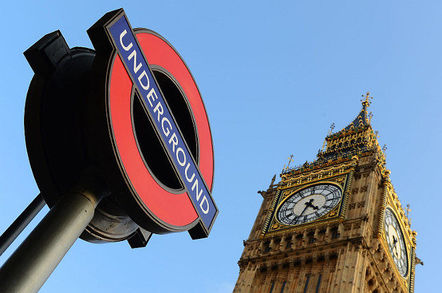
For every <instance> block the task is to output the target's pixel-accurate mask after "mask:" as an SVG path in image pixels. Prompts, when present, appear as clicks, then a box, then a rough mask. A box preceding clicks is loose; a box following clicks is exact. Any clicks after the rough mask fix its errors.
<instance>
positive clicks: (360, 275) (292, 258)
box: [234, 94, 419, 293]
mask: <svg viewBox="0 0 442 293" xmlns="http://www.w3.org/2000/svg"><path fill="white" fill-rule="evenodd" d="M369 105H370V96H369V94H367V95H366V96H365V98H364V99H363V101H362V110H361V112H360V113H359V114H358V116H357V117H356V119H355V120H354V121H353V122H352V123H350V125H348V126H347V127H345V128H344V129H342V130H341V131H339V132H336V133H330V134H329V135H328V136H327V137H326V139H325V142H326V148H325V149H324V148H323V150H321V151H319V152H318V155H317V159H316V160H315V161H313V162H306V163H305V164H303V165H301V166H298V167H294V168H288V167H287V168H285V169H284V170H283V172H282V173H281V175H280V177H281V181H280V182H279V183H277V184H276V183H275V177H274V178H273V179H272V182H271V184H270V186H269V188H268V189H267V190H266V191H260V192H259V193H260V194H261V195H262V197H263V202H262V205H261V208H260V210H259V213H258V215H257V217H256V221H255V224H254V225H253V228H252V231H251V233H250V235H249V238H248V239H247V240H246V241H244V251H243V253H242V256H241V259H240V260H239V262H238V264H239V268H240V273H239V277H238V281H237V283H236V286H235V289H234V292H265V293H282V292H327V293H328V292H345V293H347V292H348V293H350V292H379V293H380V292H402V293H405V292H413V291H414V289H413V287H414V270H415V265H416V262H419V259H417V258H416V256H415V248H416V232H415V231H412V230H411V228H410V222H409V220H408V218H407V216H406V214H405V213H404V210H403V208H402V206H401V203H400V202H399V200H398V196H397V194H396V192H395V190H394V188H393V185H392V183H391V181H390V176H389V175H390V171H389V170H387V169H386V167H385V155H384V152H383V150H382V149H381V148H380V146H379V144H378V141H377V133H376V132H374V131H373V129H372V127H371V124H370V119H371V117H370V116H371V115H368V113H367V108H368V106H369ZM416 260H417V261H416Z"/></svg>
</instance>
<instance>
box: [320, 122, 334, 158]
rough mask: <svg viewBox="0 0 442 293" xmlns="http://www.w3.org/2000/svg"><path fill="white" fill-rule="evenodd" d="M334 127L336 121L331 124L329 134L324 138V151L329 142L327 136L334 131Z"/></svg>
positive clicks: (322, 149)
mask: <svg viewBox="0 0 442 293" xmlns="http://www.w3.org/2000/svg"><path fill="white" fill-rule="evenodd" d="M333 129H335V123H334V122H333V123H332V124H331V125H330V130H329V131H328V134H327V136H326V137H325V139H324V143H323V144H322V148H321V152H323V151H324V148H325V144H326V143H327V137H328V136H330V135H331V134H332V133H333Z"/></svg>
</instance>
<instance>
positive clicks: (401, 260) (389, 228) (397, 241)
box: [384, 208, 408, 277]
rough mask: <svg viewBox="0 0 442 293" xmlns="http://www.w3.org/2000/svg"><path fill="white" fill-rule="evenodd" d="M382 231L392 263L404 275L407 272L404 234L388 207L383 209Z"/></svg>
mask: <svg viewBox="0 0 442 293" xmlns="http://www.w3.org/2000/svg"><path fill="white" fill-rule="evenodd" d="M384 231H385V236H386V238H387V242H388V248H389V250H390V254H391V256H392V257H393V260H394V263H395V264H396V266H397V268H398V270H399V273H401V275H402V276H404V277H405V276H406V275H407V272H408V258H407V249H406V248H405V241H404V235H403V234H402V230H401V228H400V225H399V222H398V220H397V218H396V216H395V215H394V213H393V212H392V210H391V209H390V208H387V209H385V217H384Z"/></svg>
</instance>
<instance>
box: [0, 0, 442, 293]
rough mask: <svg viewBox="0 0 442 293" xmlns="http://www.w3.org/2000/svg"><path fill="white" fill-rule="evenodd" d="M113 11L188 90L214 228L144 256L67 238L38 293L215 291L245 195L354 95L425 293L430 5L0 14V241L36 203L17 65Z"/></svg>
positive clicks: (433, 107)
mask: <svg viewBox="0 0 442 293" xmlns="http://www.w3.org/2000/svg"><path fill="white" fill-rule="evenodd" d="M120 7H123V8H124V9H125V11H126V13H127V15H128V17H129V20H130V22H131V24H132V26H133V27H145V28H149V29H152V30H154V31H157V32H158V33H160V34H161V35H163V36H164V37H165V38H166V39H167V40H168V41H169V42H171V43H172V44H173V46H174V47H175V48H176V49H177V50H178V52H179V53H180V54H181V56H183V58H184V60H185V61H186V63H187V65H188V66H189V68H190V70H191V71H192V73H193V75H194V77H195V79H196V82H197V84H198V86H199V89H200V91H201V94H202V96H203V99H204V102H205V105H206V109H207V112H208V115H209V119H210V122H211V128H212V134H213V140H214V148H215V181H214V189H213V197H214V199H215V201H216V203H217V205H218V207H219V209H220V214H219V216H218V218H217V221H216V223H215V225H214V227H213V230H212V233H211V235H210V237H209V238H208V239H204V240H198V241H193V240H191V239H190V237H189V235H188V234H187V233H178V234H169V235H161V236H158V235H154V236H153V237H152V239H151V241H150V243H149V244H148V247H146V248H143V249H136V250H132V249H130V248H129V246H128V244H127V243H126V242H123V243H116V244H104V245H97V244H91V243H87V242H84V241H82V240H79V241H77V242H76V243H75V244H74V246H73V247H72V249H71V250H70V251H69V252H68V254H67V255H66V256H65V258H64V259H63V261H62V262H61V263H60V265H59V266H58V267H57V269H56V270H55V272H54V273H53V274H52V276H51V277H50V278H49V280H48V281H47V282H46V284H45V285H44V286H43V288H42V290H41V292H60V288H63V290H62V291H63V292H79V291H82V292H104V291H106V292H140V291H141V292H144V291H146V292H147V291H149V292H230V291H231V290H232V288H233V286H234V284H235V282H236V278H237V276H238V272H239V270H238V266H237V264H236V263H237V261H238V259H239V257H240V255H241V252H242V248H243V246H242V240H243V239H247V237H248V233H249V231H250V229H251V227H252V224H253V222H254V220H255V216H256V214H257V212H258V209H259V206H260V203H261V196H260V195H259V194H257V190H263V189H266V188H267V186H268V185H269V183H270V180H271V178H272V176H273V175H274V174H279V172H280V171H281V169H282V167H283V166H284V164H286V163H287V160H288V157H289V155H290V154H293V155H294V158H295V164H300V163H303V162H305V161H306V160H308V161H311V160H313V159H314V158H315V154H316V153H317V150H318V149H319V148H321V146H322V143H323V139H324V137H325V135H326V134H327V131H328V128H329V126H330V124H331V123H332V122H334V123H335V124H336V128H335V130H339V129H341V128H343V127H345V126H346V125H347V124H348V123H349V122H350V121H351V120H352V119H353V118H354V117H355V116H356V115H357V113H358V112H359V110H360V107H361V104H360V101H359V100H360V97H361V94H363V93H365V92H366V91H370V92H371V93H372V95H373V96H374V101H373V104H372V106H371V107H370V110H371V111H372V112H373V114H374V117H373V120H372V125H373V126H374V128H375V129H376V130H378V131H379V135H380V138H379V141H380V144H381V145H383V144H387V146H388V150H387V167H388V168H389V169H390V170H391V172H392V173H391V178H392V182H393V185H394V186H395V189H396V191H397V194H398V195H399V198H400V200H401V202H402V203H403V205H405V204H407V203H409V204H410V205H411V208H412V212H411V221H412V228H413V229H414V230H416V231H417V232H418V236H417V255H418V256H419V257H420V258H421V259H423V261H424V263H425V265H424V266H423V267H422V266H418V267H417V269H416V292H437V289H435V288H437V286H438V284H439V282H438V278H439V269H440V267H439V266H438V265H439V263H440V262H441V261H442V251H441V250H440V241H441V240H442V236H441V233H440V232H441V228H440V226H441V224H442V221H441V216H440V214H441V212H440V209H441V207H442V198H441V196H440V191H439V187H440V181H441V179H442V177H441V173H440V169H439V168H440V167H441V159H440V145H441V143H442V140H441V137H442V126H441V125H442V118H441V114H440V109H441V108H442V102H441V96H442V82H441V81H442V53H441V52H442V19H441V17H440V15H442V3H440V2H439V1H273V2H272V4H270V1H222V2H221V1H220V2H216V3H212V2H209V1H130V2H129V1H128V3H127V4H126V3H123V2H119V1H76V2H75V3H73V2H62V1H39V2H38V4H37V1H32V2H31V1H29V2H22V1H9V2H7V3H5V4H2V11H3V14H2V15H3V17H2V18H1V19H0V27H2V33H1V37H2V41H1V44H2V46H0V56H2V57H1V61H0V65H1V66H0V89H1V94H0V130H1V132H2V137H3V138H2V140H1V142H2V143H1V144H0V152H1V153H2V156H1V159H0V162H1V166H2V170H1V171H0V172H1V173H0V231H4V230H5V229H6V227H7V226H8V225H9V224H10V223H11V222H12V221H13V220H14V219H15V217H16V216H17V215H18V214H19V213H20V212H21V211H22V210H23V209H24V208H25V207H26V206H27V204H28V203H29V202H30V201H31V200H32V199H33V198H34V197H35V195H36V194H38V192H39V191H38V188H37V186H36V184H35V181H34V179H33V175H32V172H31V169H30V166H29V162H28V159H27V154H26V148H25V140H24V134H23V132H24V131H23V113H24V103H25V97H26V91H27V88H28V86H29V82H30V80H31V78H32V75H33V72H32V70H31V68H30V67H29V65H28V64H27V62H26V60H25V58H24V56H23V55H22V52H23V51H24V50H26V49H27V48H28V47H29V46H30V45H32V44H33V43H34V42H35V41H37V40H38V39H39V38H40V37H42V36H43V35H45V34H46V33H49V32H52V31H54V30H57V29H60V30H61V32H62V33H63V35H64V37H65V38H66V40H67V42H68V44H69V45H70V46H71V47H74V46H84V47H90V48H91V47H92V45H91V43H90V41H89V38H88V36H87V34H86V30H87V29H88V28H89V27H90V26H91V25H92V24H93V23H94V22H95V21H96V20H98V19H99V18H100V17H101V16H102V15H103V14H104V13H105V12H107V11H110V10H113V9H116V8H120ZM46 211H47V208H45V210H44V211H42V213H41V214H44V213H46ZM41 216H42V215H40V216H39V218H41ZM33 224H34V223H33ZM31 226H33V225H31ZM30 228H32V227H30ZM29 231H30V229H27V230H26V233H24V234H27V233H29ZM21 239H23V236H21V238H20V239H19V240H21ZM14 247H15V246H14ZM14 247H11V249H10V250H8V252H7V253H5V254H4V255H3V256H2V257H0V263H3V262H4V261H5V259H6V258H7V257H8V256H9V254H10V253H11V251H12V250H13V248H14Z"/></svg>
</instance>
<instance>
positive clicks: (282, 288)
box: [281, 281, 286, 293]
mask: <svg viewBox="0 0 442 293" xmlns="http://www.w3.org/2000/svg"><path fill="white" fill-rule="evenodd" d="M285 283H286V281H284V282H283V283H282V287H281V293H284V288H285Z"/></svg>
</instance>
